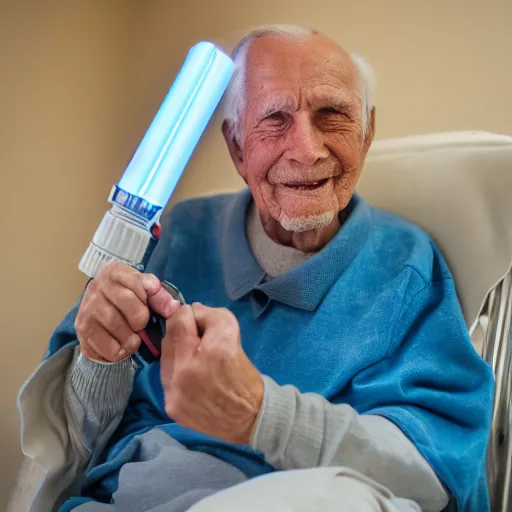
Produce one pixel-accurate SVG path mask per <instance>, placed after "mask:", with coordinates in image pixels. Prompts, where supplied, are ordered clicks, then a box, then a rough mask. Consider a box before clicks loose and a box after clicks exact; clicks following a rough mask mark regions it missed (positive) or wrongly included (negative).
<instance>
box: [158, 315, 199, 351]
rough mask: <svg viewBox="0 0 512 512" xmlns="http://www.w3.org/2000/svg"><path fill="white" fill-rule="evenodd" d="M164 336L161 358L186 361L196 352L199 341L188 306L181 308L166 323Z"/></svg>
mask: <svg viewBox="0 0 512 512" xmlns="http://www.w3.org/2000/svg"><path fill="white" fill-rule="evenodd" d="M166 331H167V332H166V335H165V338H164V340H163V342H162V357H164V356H170V357H173V358H174V359H176V360H178V359H181V360H183V359H188V358H190V357H191V356H192V355H193V354H194V352H195V351H196V349H197V347H198V345H199V342H200V339H199V336H198V331H197V325H196V320H195V317H194V313H193V312H192V308H191V307H190V306H181V307H180V308H179V309H178V311H177V312H176V313H175V314H174V315H173V316H172V317H171V318H170V319H169V320H167V323H166Z"/></svg>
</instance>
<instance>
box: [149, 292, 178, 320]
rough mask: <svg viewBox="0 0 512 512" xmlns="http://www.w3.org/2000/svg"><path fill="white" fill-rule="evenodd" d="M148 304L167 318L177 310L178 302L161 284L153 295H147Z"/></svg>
mask: <svg viewBox="0 0 512 512" xmlns="http://www.w3.org/2000/svg"><path fill="white" fill-rule="evenodd" d="M148 306H149V307H150V308H151V309H152V310H153V311H154V312H155V313H158V314H159V315H161V316H163V317H164V318H165V319H166V320H167V319H169V318H171V316H172V315H174V313H176V311H178V309H179V307H180V302H179V301H178V300H176V299H175V298H174V297H173V296H172V295H171V294H170V293H169V292H168V291H167V290H166V289H165V288H164V287H163V286H162V287H161V288H160V289H159V290H158V291H157V292H156V293H155V294H154V295H152V296H150V297H148Z"/></svg>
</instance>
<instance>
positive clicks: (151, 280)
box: [75, 262, 180, 362]
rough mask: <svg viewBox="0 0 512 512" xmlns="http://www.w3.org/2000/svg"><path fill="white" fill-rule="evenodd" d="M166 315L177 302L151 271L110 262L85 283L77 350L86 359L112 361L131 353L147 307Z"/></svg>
mask: <svg viewBox="0 0 512 512" xmlns="http://www.w3.org/2000/svg"><path fill="white" fill-rule="evenodd" d="M148 306H149V307H150V308H151V309H152V310H153V311H155V312H156V313H158V314H160V315H162V316H163V317H164V318H166V319H167V318H170V317H171V316H172V315H173V314H174V313H175V312H176V310H177V309H178V308H179V307H180V303H179V302H178V301H177V300H175V299H173V298H172V297H171V295H170V294H169V293H168V292H167V290H165V289H164V288H163V287H162V284H161V283H160V281H159V280H158V278H157V277H156V276H154V275H153V274H142V273H141V272H139V271H137V270H135V269H134V268H132V267H130V266H128V265H125V264H123V263H117V262H111V263H109V264H107V265H105V267H103V269H102V270H101V271H100V272H99V274H98V276H97V277H96V278H94V279H93V280H92V281H91V282H90V283H89V285H88V286H87V288H86V290H85V292H84V296H83V298H82V302H81V304H80V308H79V310H78V314H77V316H76V320H75V329H76V334H77V337H78V341H79V342H80V351H81V352H82V354H83V355H84V356H85V357H87V358H88V359H92V360H96V361H106V362H116V361H120V360H122V359H124V358H125V357H127V356H130V355H132V354H134V353H135V352H136V351H137V350H138V348H139V345H140V343H141V340H140V337H139V335H138V334H137V333H138V332H139V331H141V330H142V329H144V328H145V327H146V325H147V323H148V320H149V307H148Z"/></svg>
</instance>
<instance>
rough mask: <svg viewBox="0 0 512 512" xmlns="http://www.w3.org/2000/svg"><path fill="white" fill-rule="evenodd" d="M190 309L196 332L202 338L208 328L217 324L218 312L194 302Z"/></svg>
mask: <svg viewBox="0 0 512 512" xmlns="http://www.w3.org/2000/svg"><path fill="white" fill-rule="evenodd" d="M191 307H192V312H193V314H194V318H195V321H196V325H197V330H198V331H199V334H200V335H201V336H202V335H203V334H204V333H205V331H206V330H207V329H208V328H209V327H211V326H212V325H213V324H215V323H216V322H217V320H218V315H219V311H220V310H219V309H214V308H209V307H208V306H205V305H203V304H201V303H200V302H194V304H192V306H191Z"/></svg>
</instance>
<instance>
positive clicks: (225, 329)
mask: <svg viewBox="0 0 512 512" xmlns="http://www.w3.org/2000/svg"><path fill="white" fill-rule="evenodd" d="M161 379H162V385H163V388H164V393H165V410H166V412H167V414H168V415H169V417H171V418H172V419H173V420H174V421H176V422H177V423H179V424H180V425H183V426H185V427H189V428H191V429H194V430H196V431H198V432H202V433H204V434H208V435H211V436H213V437H217V438H218V439H223V440H224V441H228V442H232V443H238V444H248V443H249V439H250V433H251V429H252V427H253V425H254V422H255V420H256V418H257V416H258V412H259V410H260V406H261V402H262V400H263V389H264V387H263V380H262V378H261V375H260V373H259V372H258V370H257V369H256V368H255V367H254V365H253V364H252V363H251V362H250V361H249V359H248V357H247V356H246V354H245V352H244V351H243V349H242V346H241V343H240V328H239V325H238V321H237V320H236V318H235V317H234V315H233V314H232V313H231V312H230V311H228V310H227V309H212V308H208V307H206V306H203V305H202V304H197V303H196V304H193V305H192V306H182V307H181V308H180V310H179V311H178V312H177V313H176V314H175V315H174V316H173V317H172V318H171V319H170V320H168V321H167V335H166V337H165V338H164V340H163V343H162V359H161Z"/></svg>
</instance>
